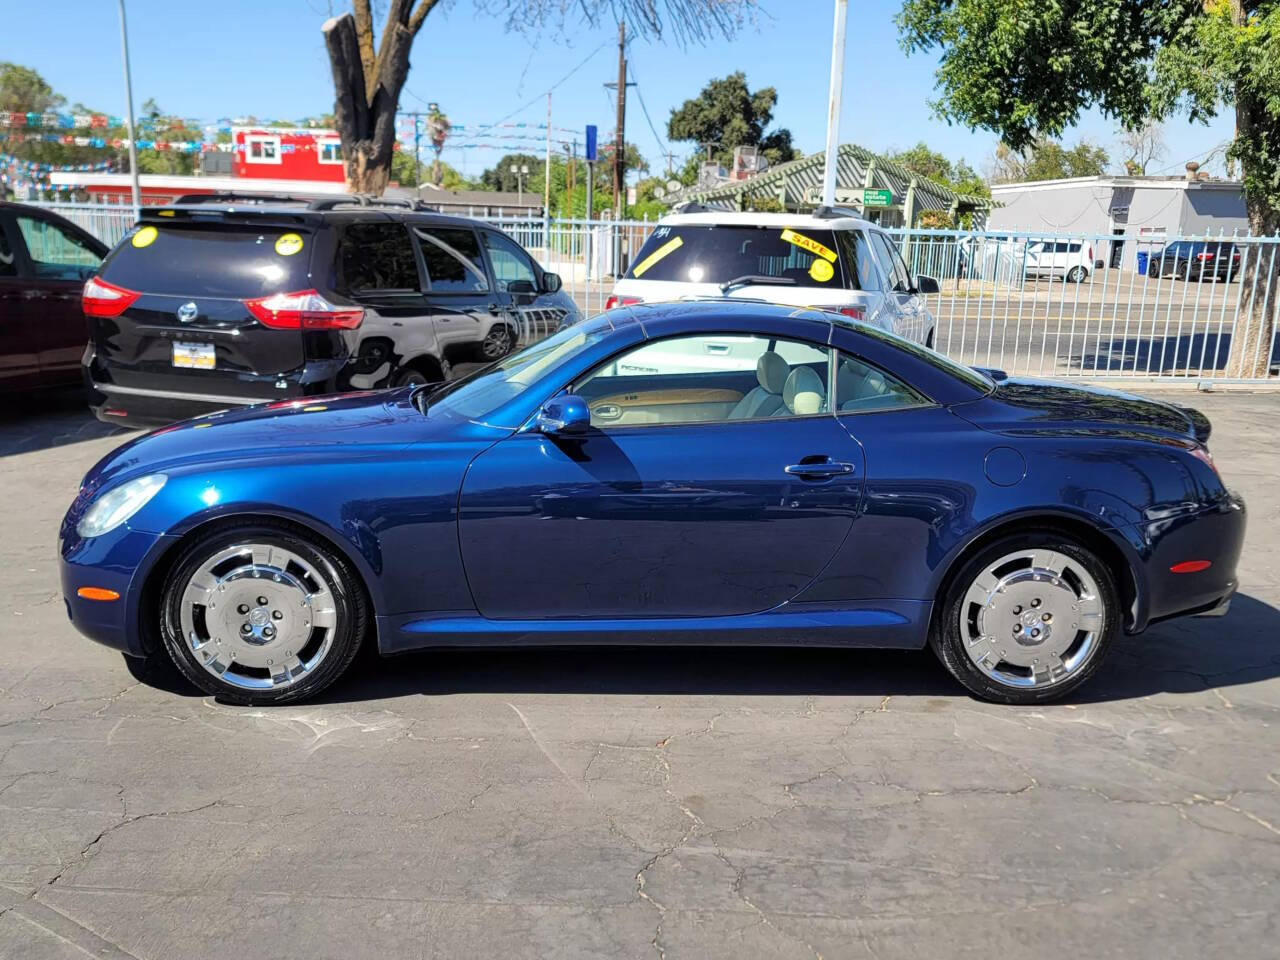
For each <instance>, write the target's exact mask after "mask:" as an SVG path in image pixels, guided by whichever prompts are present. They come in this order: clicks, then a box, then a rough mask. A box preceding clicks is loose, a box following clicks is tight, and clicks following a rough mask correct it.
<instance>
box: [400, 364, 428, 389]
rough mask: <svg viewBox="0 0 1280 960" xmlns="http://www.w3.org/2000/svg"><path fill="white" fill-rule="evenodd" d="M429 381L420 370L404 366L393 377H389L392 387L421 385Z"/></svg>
mask: <svg viewBox="0 0 1280 960" xmlns="http://www.w3.org/2000/svg"><path fill="white" fill-rule="evenodd" d="M430 382H431V381H430V380H428V379H427V375H426V374H425V373H423V372H422V371H421V370H417V369H415V368H414V367H405V368H404V369H403V370H401V371H400V372H399V373H397V374H396V375H395V376H394V377H392V378H391V385H392V386H393V387H421V386H423V385H425V384H428V383H430Z"/></svg>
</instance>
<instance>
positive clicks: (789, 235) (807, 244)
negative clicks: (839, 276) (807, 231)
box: [782, 229, 836, 263]
mask: <svg viewBox="0 0 1280 960" xmlns="http://www.w3.org/2000/svg"><path fill="white" fill-rule="evenodd" d="M782 239H783V240H785V241H787V243H794V244H795V245H796V246H797V247H799V248H800V249H801V250H808V251H809V252H810V253H812V254H814V255H816V256H819V257H821V258H822V259H823V260H830V261H831V262H832V263H835V262H836V252H835V251H834V250H831V249H828V248H827V247H824V246H823V245H822V244H820V243H819V242H818V241H817V240H813V239H811V238H810V237H806V236H805V235H804V234H803V233H796V232H795V231H794V230H791V229H787V230H783V231H782Z"/></svg>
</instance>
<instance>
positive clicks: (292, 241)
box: [276, 233, 302, 257]
mask: <svg viewBox="0 0 1280 960" xmlns="http://www.w3.org/2000/svg"><path fill="white" fill-rule="evenodd" d="M301 249H302V238H301V237H300V236H298V235H297V234H296V233H285V234H281V236H280V237H279V238H278V239H277V240H276V253H278V254H280V256H282V257H292V256H293V255H294V254H295V253H297V252H298V251H299V250H301Z"/></svg>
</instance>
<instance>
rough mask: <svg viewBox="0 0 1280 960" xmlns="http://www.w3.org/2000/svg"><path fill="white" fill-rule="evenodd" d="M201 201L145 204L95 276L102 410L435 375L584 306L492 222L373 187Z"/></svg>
mask: <svg viewBox="0 0 1280 960" xmlns="http://www.w3.org/2000/svg"><path fill="white" fill-rule="evenodd" d="M201 199H202V198H195V197H190V198H183V199H182V200H180V201H179V202H178V203H176V204H174V205H173V206H170V207H161V208H149V209H147V210H145V211H144V212H143V214H142V218H141V220H139V222H138V223H137V224H136V225H135V226H134V227H133V229H132V230H130V232H129V233H128V234H127V235H126V236H125V238H124V239H123V240H121V242H120V243H119V244H118V245H117V246H116V248H115V249H114V250H113V251H111V253H110V255H109V256H108V257H107V259H106V260H105V261H104V262H103V264H102V267H101V269H100V270H99V271H98V273H97V275H96V276H94V277H92V278H91V279H90V280H89V281H88V282H87V283H86V284H85V286H84V297H83V307H84V313H85V315H86V317H88V319H89V346H88V348H87V349H86V351H85V354H84V359H83V363H84V371H85V379H86V381H87V383H88V386H89V388H90V405H91V406H92V407H93V410H94V412H95V413H96V414H97V415H98V417H99V418H100V419H102V420H106V421H108V422H112V423H128V424H152V423H164V422H169V421H172V420H177V419H180V418H183V417H187V416H195V415H198V414H201V413H206V412H208V411H209V410H211V409H216V408H220V407H226V406H228V405H232V404H250V403H259V402H261V401H267V400H281V399H284V400H287V399H291V398H296V397H307V396H315V395H317V394H325V393H333V392H337V391H343V390H351V389H366V388H373V387H384V386H403V385H406V384H417V383H431V382H434V381H439V380H444V379H446V378H447V377H448V375H449V370H450V367H451V366H452V365H453V364H455V363H458V362H461V361H464V360H481V361H491V360H496V359H498V358H499V357H501V356H503V355H505V354H506V353H508V352H509V351H510V350H511V349H512V347H513V346H514V345H515V344H516V342H517V341H518V340H519V339H520V338H521V337H524V338H526V339H534V338H537V337H538V336H540V335H542V334H545V333H549V332H551V331H553V330H555V329H556V328H557V327H558V326H560V325H561V323H562V322H563V321H566V320H569V321H572V320H574V319H576V316H577V308H576V307H575V306H574V303H573V300H572V298H570V297H569V296H568V294H567V293H565V292H564V291H562V290H561V289H560V278H559V277H558V276H557V275H555V274H554V273H547V272H545V271H543V270H542V269H541V268H540V267H539V266H538V264H537V263H536V262H535V261H534V260H533V258H532V257H530V256H529V254H528V253H527V252H526V251H525V250H524V249H522V248H521V247H520V245H519V244H517V243H515V241H513V240H512V239H511V238H510V237H508V236H506V235H505V234H503V233H502V232H501V231H499V230H496V229H494V228H493V227H490V226H488V225H487V224H484V223H480V222H477V221H474V220H466V219H462V218H459V217H448V216H441V215H439V214H433V213H427V212H423V211H420V210H417V209H415V208H414V207H413V206H412V205H410V204H408V203H406V204H403V205H401V204H398V203H395V202H393V201H376V200H370V199H368V198H362V197H341V198H330V199H324V200H316V201H305V200H298V201H294V200H291V198H287V197H285V198H273V199H272V200H271V201H270V202H265V203H264V202H261V200H260V198H259V200H258V202H254V201H253V200H249V199H248V198H245V202H229V201H228V199H227V198H226V197H219V196H218V195H213V196H212V197H211V198H204V199H206V200H209V199H211V200H212V202H201Z"/></svg>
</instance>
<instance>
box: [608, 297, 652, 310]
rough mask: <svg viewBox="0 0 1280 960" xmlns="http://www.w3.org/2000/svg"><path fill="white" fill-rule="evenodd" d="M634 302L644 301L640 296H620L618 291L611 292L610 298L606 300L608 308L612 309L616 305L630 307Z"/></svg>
mask: <svg viewBox="0 0 1280 960" xmlns="http://www.w3.org/2000/svg"><path fill="white" fill-rule="evenodd" d="M633 303H644V300H643V299H642V298H640V297H620V296H618V295H617V294H616V293H614V294H610V295H609V299H608V300H606V301H605V302H604V308H605V309H606V310H612V309H613V308H614V307H629V306H631V305H632V304H633Z"/></svg>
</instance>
